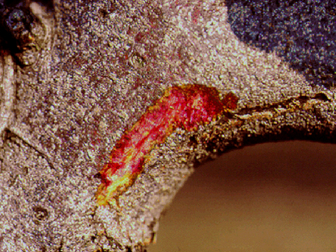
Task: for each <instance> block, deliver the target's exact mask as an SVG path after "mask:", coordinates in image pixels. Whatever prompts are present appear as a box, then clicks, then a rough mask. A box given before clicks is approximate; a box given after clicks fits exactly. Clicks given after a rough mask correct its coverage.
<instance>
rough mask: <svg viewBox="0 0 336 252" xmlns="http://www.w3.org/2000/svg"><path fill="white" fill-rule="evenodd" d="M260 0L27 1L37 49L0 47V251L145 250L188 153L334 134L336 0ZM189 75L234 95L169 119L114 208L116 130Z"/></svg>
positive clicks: (193, 159)
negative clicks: (190, 116)
mask: <svg viewBox="0 0 336 252" xmlns="http://www.w3.org/2000/svg"><path fill="white" fill-rule="evenodd" d="M259 2H260V1H248V3H246V1H201V0H199V1H167V0H161V1H128V0H120V1H107V0H97V1H83V0H76V1H73V0H71V1H70V0H59V1H56V2H55V3H54V6H53V7H51V3H50V2H48V1H41V3H38V4H40V5H42V8H40V9H39V8H38V7H36V4H37V3H33V6H32V7H31V8H33V9H34V10H35V12H34V13H37V14H36V15H37V16H39V17H40V19H41V20H42V23H43V24H44V26H45V27H46V28H45V33H44V38H45V41H44V43H43V46H41V47H39V51H38V53H39V54H38V55H39V56H38V57H37V60H36V62H34V63H33V64H23V63H22V62H21V61H20V59H21V58H20V57H19V56H17V54H14V53H13V52H12V51H11V48H8V47H7V46H6V45H4V46H3V47H2V48H1V53H2V54H1V61H0V64H1V65H0V66H1V67H0V74H1V78H0V81H1V82H0V106H1V107H0V130H1V132H0V134H1V138H0V202H1V203H0V219H1V223H0V251H143V250H144V249H145V246H146V244H149V243H150V242H151V241H152V239H153V237H154V235H155V233H156V232H157V230H158V221H159V219H160V215H161V213H162V211H164V210H165V208H166V207H167V206H168V205H169V203H170V202H171V201H172V199H173V197H174V195H175V194H176V192H177V190H178V189H179V188H181V186H182V185H183V183H184V182H185V180H186V179H187V178H188V176H189V175H190V174H191V173H192V172H193V165H194V164H195V163H200V162H202V161H204V160H205V159H207V158H209V157H211V158H213V157H216V156H217V155H218V154H220V153H223V152H225V151H227V150H229V149H232V148H237V147H242V146H245V145H247V144H250V143H256V142H265V141H271V140H277V139H301V138H305V139H313V140H317V141H327V142H334V141H335V116H336V113H335V88H334V84H335V79H336V77H335V76H336V74H335V71H336V63H335V58H336V57H335V51H336V42H335V30H336V27H335V24H336V22H335V21H336V17H335V15H336V9H335V5H334V3H333V1H291V2H289V1H271V0H270V1H264V3H263V4H261V3H259ZM34 4H35V5H34ZM45 6H47V8H44V7H45ZM1 41H3V38H2V39H1ZM1 41H0V42H1ZM16 53H17V52H16ZM20 53H22V52H21V51H20ZM34 53H36V52H34ZM20 55H21V54H20ZM190 83H197V84H203V85H207V86H211V87H215V88H217V90H218V91H219V92H220V93H221V94H225V93H228V92H233V93H234V94H235V95H236V96H237V97H239V101H238V108H237V109H236V110H235V111H233V112H232V113H230V114H226V115H223V116H222V117H221V118H219V119H218V120H216V121H213V122H211V123H210V124H208V125H205V126H202V127H200V128H199V130H198V131H197V132H187V131H185V130H183V129H177V130H176V131H175V132H174V133H173V134H172V135H171V136H169V137H168V139H167V140H166V142H165V143H163V144H161V145H160V146H157V147H156V148H155V149H153V150H152V151H151V153H150V159H149V161H148V162H147V163H146V164H145V167H144V172H143V173H142V174H141V175H140V176H139V177H138V178H137V180H136V181H135V183H134V185H133V186H131V187H130V188H129V189H128V190H127V191H126V192H125V193H124V194H123V195H122V196H120V198H119V205H120V207H119V208H116V207H112V206H111V207H97V206H96V200H95V198H94V195H95V193H96V190H97V188H98V186H99V184H100V180H99V178H98V177H97V176H95V175H96V174H97V173H98V172H99V171H100V169H102V167H103V166H104V164H105V163H106V162H108V160H109V154H110V152H111V150H112V149H113V146H114V144H115V143H116V142H117V140H118V139H119V138H120V137H121V136H122V134H123V132H124V131H125V130H126V129H129V128H130V127H131V126H132V125H133V124H134V123H135V122H136V121H137V120H138V119H139V118H140V117H141V115H143V114H144V113H145V111H146V109H147V108H148V107H149V106H151V105H152V103H153V101H154V100H156V99H158V98H159V97H160V96H162V94H163V93H164V90H166V89H167V88H168V87H171V86H173V85H181V84H190Z"/></svg>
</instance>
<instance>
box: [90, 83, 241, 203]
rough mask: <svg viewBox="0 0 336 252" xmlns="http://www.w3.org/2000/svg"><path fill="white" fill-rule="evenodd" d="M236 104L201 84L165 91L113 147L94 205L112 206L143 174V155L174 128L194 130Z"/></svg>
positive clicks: (229, 94) (234, 101)
mask: <svg viewBox="0 0 336 252" xmlns="http://www.w3.org/2000/svg"><path fill="white" fill-rule="evenodd" d="M237 101H238V98H237V97H236V96H235V95H234V94H233V93H228V94H226V95H225V97H224V98H223V99H221V98H220V95H219V93H218V91H217V90H216V89H215V88H213V87H207V86H204V85H197V84H193V85H183V86H174V87H171V88H168V89H167V90H166V91H165V93H164V95H163V96H162V97H161V98H160V99H158V100H157V101H156V102H155V103H154V105H153V106H151V107H149V108H148V109H147V111H146V112H145V114H144V115H142V117H141V118H140V119H139V120H138V121H137V122H136V123H135V124H134V125H133V127H132V128H131V129H130V130H128V131H126V132H125V134H124V135H123V136H122V137H121V139H120V140H119V141H118V142H117V144H116V145H115V146H114V148H113V150H112V153H111V156H110V162H109V163H108V164H106V165H105V166H104V168H103V169H102V170H101V171H100V174H101V178H102V181H101V185H100V186H99V188H98V191H97V193H96V197H97V204H98V205H106V204H108V203H109V202H110V203H112V201H113V200H114V199H117V198H118V196H120V195H121V194H122V193H123V192H125V191H126V190H127V188H128V187H129V186H131V185H132V184H133V183H134V181H135V179H136V178H137V176H138V175H139V174H140V173H141V172H142V169H143V165H144V163H145V162H146V155H147V154H148V153H149V152H150V151H151V150H152V149H153V148H154V147H155V146H156V145H157V144H160V143H163V142H164V141H165V139H166V138H167V137H168V136H169V135H170V134H171V133H172V132H173V131H174V130H175V129H176V128H184V129H186V130H188V131H192V130H197V129H198V127H199V125H202V124H207V123H209V122H210V121H211V120H214V119H216V118H217V116H218V115H220V114H222V113H223V112H225V111H228V110H233V109H235V108H236V107H237Z"/></svg>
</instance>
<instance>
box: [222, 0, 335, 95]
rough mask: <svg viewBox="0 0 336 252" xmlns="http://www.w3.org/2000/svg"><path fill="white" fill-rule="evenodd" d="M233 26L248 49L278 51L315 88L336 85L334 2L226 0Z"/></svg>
mask: <svg viewBox="0 0 336 252" xmlns="http://www.w3.org/2000/svg"><path fill="white" fill-rule="evenodd" d="M226 5H227V7H228V14H229V23H230V25H231V27H232V30H233V32H234V33H235V35H236V36H237V37H238V38H239V39H240V40H241V41H243V42H245V43H247V44H248V45H252V46H255V47H257V48H260V49H261V50H264V51H266V52H271V51H275V52H276V54H277V55H278V56H280V57H282V58H283V59H284V60H285V61H287V62H288V63H289V64H290V66H291V67H292V68H293V69H295V70H296V71H298V72H299V73H301V74H303V75H304V76H305V77H306V79H307V81H309V82H310V83H311V85H314V86H315V85H323V86H325V87H326V88H328V89H330V88H331V87H333V86H334V85H335V81H336V53H335V52H336V5H335V1H334V0H292V1H280V0H264V1H260V0H226Z"/></svg>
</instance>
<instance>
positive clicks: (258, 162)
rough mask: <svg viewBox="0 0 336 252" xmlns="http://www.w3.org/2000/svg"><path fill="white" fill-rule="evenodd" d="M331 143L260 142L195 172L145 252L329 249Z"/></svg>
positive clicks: (334, 190) (334, 223)
mask: <svg viewBox="0 0 336 252" xmlns="http://www.w3.org/2000/svg"><path fill="white" fill-rule="evenodd" d="M335 161H336V145H333V144H322V143H315V142H308V141H290V142H277V143H265V144H259V145H255V146H249V147H245V148H242V149H239V150H234V151H231V152H228V153H226V154H224V155H222V156H221V157H219V158H218V159H216V160H215V161H210V162H207V163H206V164H204V165H202V166H199V167H197V168H196V171H195V173H194V174H193V175H192V176H191V177H190V178H189V180H188V181H187V182H186V184H185V185H184V187H183V188H182V190H181V191H180V192H179V193H178V194H177V196H176V198H175V200H174V201H173V203H172V205H171V206H170V207H169V208H168V210H167V212H166V213H165V214H164V216H163V218H162V220H161V222H160V227H159V232H158V234H157V242H156V244H155V245H151V246H149V248H148V252H159V251H160V252H180V251H181V252H198V251H202V252H203V251H209V252H211V251H230V252H245V251H248V252H252V251H258V252H262V251H272V252H275V251H286V252H290V251H296V252H297V251H305V252H308V251H314V252H316V251H324V252H329V251H336V183H335V182H336V162H335Z"/></svg>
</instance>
